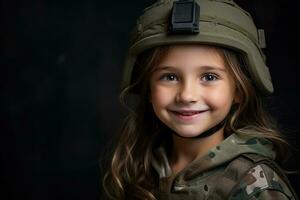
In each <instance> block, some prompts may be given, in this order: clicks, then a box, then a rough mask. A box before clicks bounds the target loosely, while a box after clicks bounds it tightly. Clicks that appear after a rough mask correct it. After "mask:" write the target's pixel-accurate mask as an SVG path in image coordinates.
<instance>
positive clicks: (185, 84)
mask: <svg viewBox="0 0 300 200" xmlns="http://www.w3.org/2000/svg"><path fill="white" fill-rule="evenodd" d="M234 99H235V84H234V81H233V78H232V76H231V74H230V73H229V71H228V69H227V66H226V65H225V62H224V59H223V57H222V56H221V54H220V53H219V51H217V50H216V49H215V48H213V47H209V46H202V45H184V46H183V45H178V46H173V47H172V48H170V49H169V51H168V53H167V55H166V56H165V57H164V59H163V60H162V61H161V62H160V63H159V64H158V65H157V66H155V67H154V71H153V73H152V74H151V78H150V101H151V103H152V107H153V110H154V113H155V114H156V116H157V117H158V118H159V119H160V120H161V121H162V122H163V123H164V124H165V125H166V126H168V127H169V128H170V129H172V130H173V131H175V132H176V133H177V134H179V135H180V136H183V137H195V136H198V135H199V134H201V133H203V132H204V131H206V130H208V129H210V128H211V127H213V126H215V125H217V124H218V123H219V122H221V121H222V120H223V119H224V118H225V117H226V115H227V114H228V113H229V110H230V108H231V105H232V103H233V101H234Z"/></svg>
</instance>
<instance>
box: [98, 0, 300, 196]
mask: <svg viewBox="0 0 300 200" xmlns="http://www.w3.org/2000/svg"><path fill="white" fill-rule="evenodd" d="M264 45H265V44H264V36H263V31H262V30H257V29H256V27H255V25H254V24H253V21H252V18H251V17H250V15H249V14H248V13H247V12H245V11H244V10H242V9H241V8H240V7H239V6H238V5H237V4H235V3H234V2H233V1H231V0H197V1H193V0H181V1H174V2H173V1H172V0H161V1H158V2H157V3H155V4H154V5H152V6H150V7H149V8H146V9H145V10H144V13H143V15H142V16H141V17H140V18H139V19H138V21H137V26H136V29H135V31H134V35H133V38H132V41H131V47H130V49H129V54H128V57H127V59H126V63H125V71H124V89H123V91H122V93H121V99H122V101H123V102H124V101H125V97H127V96H136V97H137V98H138V101H135V103H134V108H133V109H130V113H129V115H128V116H127V118H126V119H125V121H124V124H123V127H122V129H121V134H120V138H119V139H118V143H117V146H116V149H115V151H114V153H113V156H112V160H111V164H110V166H109V169H108V171H107V173H106V174H105V177H104V180H103V186H104V189H105V193H106V196H107V198H109V199H175V200H176V199H199V200H201V199H212V200H218V199H220V200H221V199H230V200H241V199H264V200H265V199H273V200H274V199H276V200H277V199H278V200H279V199H280V200H287V199H296V198H297V197H296V194H295V193H294V191H293V188H292V187H291V186H290V184H289V182H288V180H287V179H286V177H285V176H284V174H283V173H282V170H281V169H280V168H279V167H278V165H276V164H275V162H274V161H277V162H279V163H281V162H282V161H283V160H284V158H286V155H285V154H286V152H287V145H288V144H287V142H286V141H285V140H284V139H283V138H282V136H281V135H280V133H279V132H278V130H277V129H276V127H275V126H274V123H273V122H272V121H271V118H270V117H269V116H268V115H267V114H266V112H265V111H264V110H263V106H262V97H263V96H265V95H268V94H271V93H272V92H273V86H272V82H271V78H270V74H269V71H268V68H267V66H266V65H265V58H264V54H263V52H262V50H261V48H263V47H264Z"/></svg>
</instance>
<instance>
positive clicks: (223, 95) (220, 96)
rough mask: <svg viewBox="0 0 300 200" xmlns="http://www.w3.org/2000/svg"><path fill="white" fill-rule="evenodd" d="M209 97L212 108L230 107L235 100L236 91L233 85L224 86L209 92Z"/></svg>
mask: <svg viewBox="0 0 300 200" xmlns="http://www.w3.org/2000/svg"><path fill="white" fill-rule="evenodd" d="M207 97H208V98H207V99H208V102H209V104H210V105H211V107H212V108H228V107H230V106H231V104H232V102H233V99H234V92H233V90H232V88H231V87H222V88H220V89H219V90H216V91H214V92H211V93H209V94H208V96H207Z"/></svg>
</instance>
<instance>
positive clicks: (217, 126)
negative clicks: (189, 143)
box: [172, 116, 227, 139]
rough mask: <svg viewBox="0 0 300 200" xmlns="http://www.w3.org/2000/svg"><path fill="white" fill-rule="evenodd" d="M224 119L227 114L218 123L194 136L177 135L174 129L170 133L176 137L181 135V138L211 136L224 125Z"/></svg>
mask: <svg viewBox="0 0 300 200" xmlns="http://www.w3.org/2000/svg"><path fill="white" fill-rule="evenodd" d="M226 120H227V116H226V117H225V118H224V119H223V120H222V121H221V122H220V123H218V124H217V125H215V126H213V127H212V128H210V129H208V130H206V131H204V132H203V133H201V134H199V135H197V136H195V137H184V136H181V135H179V134H178V133H176V132H175V131H172V133H173V134H175V135H176V136H178V137H181V138H191V139H198V138H205V137H208V136H211V135H212V134H214V133H216V132H217V131H218V130H220V129H221V128H222V127H224V125H225V123H226Z"/></svg>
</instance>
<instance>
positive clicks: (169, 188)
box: [151, 130, 296, 200]
mask: <svg viewBox="0 0 300 200" xmlns="http://www.w3.org/2000/svg"><path fill="white" fill-rule="evenodd" d="M247 131H251V130H243V132H244V133H247ZM244 154H255V155H258V156H262V157H266V158H268V159H269V160H274V158H275V151H274V150H273V145H272V143H271V142H270V141H268V140H265V139H261V138H252V137H241V136H239V135H238V134H235V133H234V134H231V135H230V136H229V137H227V138H226V139H225V140H224V141H223V142H222V143H220V144H219V145H218V146H216V147H214V148H212V149H211V150H210V151H209V152H208V153H207V154H206V155H205V156H202V157H199V158H196V159H195V160H194V161H192V162H191V163H190V164H189V165H188V166H186V167H185V168H184V169H183V170H182V171H180V172H178V173H177V174H174V173H173V172H172V170H171V167H170V165H169V163H168V158H167V155H166V150H165V149H164V147H163V145H162V146H160V147H159V148H157V149H156V150H155V152H154V158H153V160H152V161H151V164H152V166H153V168H154V169H155V170H156V172H157V173H158V174H159V177H160V180H159V188H158V189H157V193H158V196H159V199H162V200H164V199H174V200H177V199H197V200H202V199H203V200H204V199H205V200H217V199H220V198H215V197H213V196H216V195H214V194H216V192H217V191H216V185H217V183H220V182H221V183H222V184H223V185H224V187H223V186H222V187H223V188H224V189H222V190H224V191H226V190H229V191H230V192H231V193H230V194H232V195H231V196H230V198H228V199H230V200H248V199H249V200H256V199H257V200H271V199H273V200H296V197H294V196H293V194H292V192H291V190H290V188H289V186H288V185H287V184H286V183H285V181H284V180H283V179H282V178H281V176H279V175H278V174H277V173H276V172H275V171H274V170H273V169H272V168H271V167H269V166H268V165H265V164H260V165H256V166H254V167H253V168H251V169H250V170H249V171H247V173H246V174H243V176H241V177H239V178H237V175H236V174H235V173H234V171H233V172H232V174H230V173H231V172H230V173H229V175H230V176H232V180H235V179H236V180H235V181H234V182H233V185H235V187H232V186H231V185H232V183H231V184H226V182H224V181H223V175H224V171H225V170H226V169H227V168H228V166H229V165H230V163H232V162H234V161H235V160H237V159H238V158H239V157H241V155H244ZM241 164H243V163H241ZM242 166H243V165H241V167H239V166H237V168H238V169H239V168H242ZM231 171H232V170H231ZM221 180H222V181H221ZM232 180H228V181H229V182H228V183H230V181H231V182H232ZM223 182H224V183H223ZM233 188H234V190H233V191H232V189H233Z"/></svg>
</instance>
